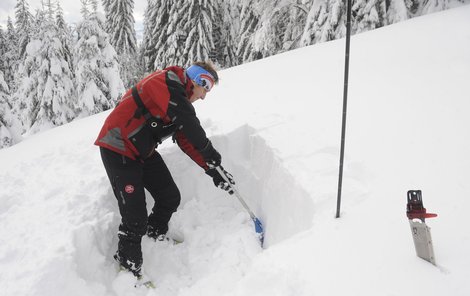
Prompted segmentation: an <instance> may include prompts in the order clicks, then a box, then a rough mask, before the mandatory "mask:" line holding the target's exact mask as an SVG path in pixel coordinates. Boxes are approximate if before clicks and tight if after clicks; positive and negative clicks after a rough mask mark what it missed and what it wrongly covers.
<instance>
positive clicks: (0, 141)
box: [0, 71, 21, 149]
mask: <svg viewBox="0 0 470 296" xmlns="http://www.w3.org/2000/svg"><path fill="white" fill-rule="evenodd" d="M9 97H10V93H9V89H8V85H7V83H6V82H5V79H4V77H3V72H2V71H0V149H2V148H5V147H9V146H11V145H13V144H15V143H17V142H19V141H21V136H20V134H19V129H20V125H19V124H18V121H17V120H16V118H15V117H14V115H13V113H12V112H11V109H12V107H11V104H10V103H9Z"/></svg>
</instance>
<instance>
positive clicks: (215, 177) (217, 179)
mask: <svg viewBox="0 0 470 296" xmlns="http://www.w3.org/2000/svg"><path fill="white" fill-rule="evenodd" d="M219 167H220V168H221V169H222V171H223V173H224V175H225V177H227V180H228V181H229V182H227V181H225V180H224V178H223V177H222V176H221V175H220V174H219V172H218V171H217V169H216V168H215V167H214V168H211V169H208V170H207V171H206V174H208V175H209V176H211V177H212V181H213V182H214V185H215V186H216V187H218V188H220V189H222V190H225V191H227V192H228V193H229V194H233V193H234V191H233V187H232V186H231V185H235V181H234V180H233V176H232V175H231V174H230V173H228V172H227V171H226V170H224V168H223V167H222V166H219Z"/></svg>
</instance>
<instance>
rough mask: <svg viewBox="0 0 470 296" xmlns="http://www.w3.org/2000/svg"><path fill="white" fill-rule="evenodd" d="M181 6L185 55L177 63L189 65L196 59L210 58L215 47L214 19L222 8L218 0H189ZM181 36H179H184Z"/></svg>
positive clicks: (179, 57) (180, 23) (177, 59)
mask: <svg viewBox="0 0 470 296" xmlns="http://www.w3.org/2000/svg"><path fill="white" fill-rule="evenodd" d="M185 2H186V3H184V4H183V5H182V6H181V8H180V9H181V10H180V11H179V13H178V14H179V15H180V16H181V19H180V22H179V23H178V24H179V28H180V30H181V31H182V32H184V35H182V36H184V37H185V40H184V49H183V55H181V56H177V57H175V58H176V64H180V65H188V64H190V63H191V62H194V61H201V60H208V59H209V55H210V53H211V52H212V51H213V49H214V40H213V21H214V19H215V16H216V11H217V10H218V9H220V6H219V4H218V1H216V0H204V1H201V0H188V1H185ZM182 36H179V37H182Z"/></svg>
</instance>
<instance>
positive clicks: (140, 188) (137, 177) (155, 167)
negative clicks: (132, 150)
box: [100, 147, 181, 269]
mask: <svg viewBox="0 0 470 296" xmlns="http://www.w3.org/2000/svg"><path fill="white" fill-rule="evenodd" d="M100 152H101V159H102V160H103V164H104V167H105V169H106V172H107V174H108V178H109V181H110V182H111V186H112V188H113V192H114V195H115V196H116V199H117V201H118V205H119V212H120V214H121V218H122V220H121V224H120V226H119V232H118V237H119V243H118V255H119V257H120V258H121V260H124V262H126V261H127V260H128V261H130V262H131V263H132V265H134V267H135V268H136V269H140V267H141V266H142V248H141V240H142V236H143V235H144V234H145V233H146V232H147V227H148V226H151V227H152V228H153V229H157V230H158V232H159V233H166V232H167V231H168V222H169V221H170V218H171V215H172V214H173V213H174V212H175V211H176V209H177V208H178V206H179V204H180V200H181V196H180V192H179V190H178V187H177V186H176V184H175V182H174V180H173V177H172V176H171V174H170V171H169V170H168V167H167V166H166V164H165V162H164V161H163V159H162V157H161V155H160V154H158V153H157V152H156V151H155V153H154V154H153V155H152V156H150V157H149V158H147V159H145V160H144V161H139V160H132V159H130V158H128V157H126V156H123V155H121V154H118V153H115V152H113V151H111V150H109V149H106V148H102V147H100ZM144 188H145V189H147V190H148V191H149V192H150V194H151V195H152V197H153V199H154V200H155V205H154V207H153V209H152V212H151V214H150V215H149V216H147V206H146V202H145V190H144ZM121 262H122V261H121Z"/></svg>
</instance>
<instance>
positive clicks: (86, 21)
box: [74, 0, 124, 116]
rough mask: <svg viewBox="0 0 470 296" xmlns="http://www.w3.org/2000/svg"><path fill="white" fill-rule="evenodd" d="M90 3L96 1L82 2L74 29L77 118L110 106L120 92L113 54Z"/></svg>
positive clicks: (87, 0)
mask: <svg viewBox="0 0 470 296" xmlns="http://www.w3.org/2000/svg"><path fill="white" fill-rule="evenodd" d="M93 2H95V3H96V0H92V1H89V0H82V10H81V11H82V16H83V21H82V22H80V23H79V24H78V26H77V34H78V41H77V43H76V44H75V48H74V57H75V67H74V68H75V77H76V85H77V92H78V94H77V95H78V104H77V108H78V109H79V110H80V112H81V114H80V116H87V115H91V114H96V113H99V112H102V111H104V110H107V109H110V108H112V107H114V106H115V104H116V102H117V100H118V98H119V97H120V95H121V94H122V93H123V92H124V85H123V82H122V80H121V78H120V76H119V67H118V58H117V54H116V51H115V50H114V48H113V46H112V45H111V43H110V42H109V35H108V34H107V33H106V32H105V31H104V22H103V20H101V19H100V17H99V14H98V13H97V12H96V6H95V5H94V4H93ZM89 6H91V7H89Z"/></svg>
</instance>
